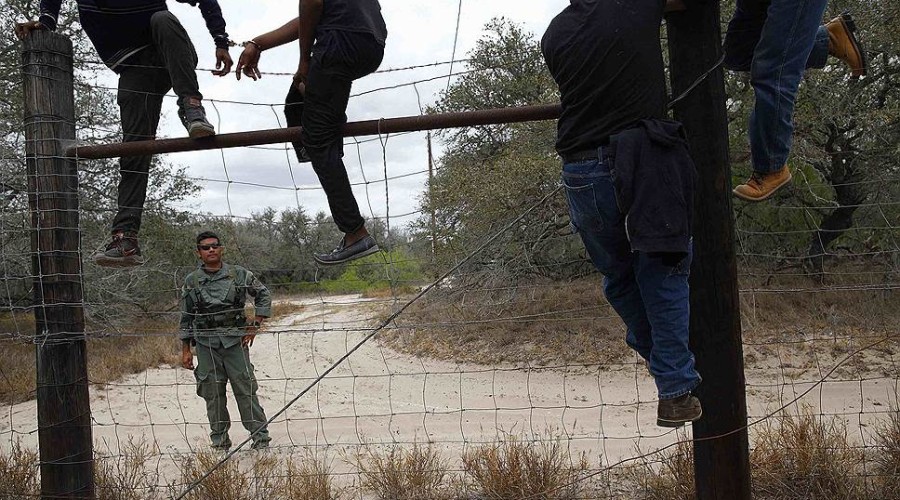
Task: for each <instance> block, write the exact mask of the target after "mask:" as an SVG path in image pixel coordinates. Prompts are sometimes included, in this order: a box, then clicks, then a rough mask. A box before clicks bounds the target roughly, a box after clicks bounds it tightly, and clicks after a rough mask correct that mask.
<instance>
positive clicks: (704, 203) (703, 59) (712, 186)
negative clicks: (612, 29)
mask: <svg viewBox="0 0 900 500" xmlns="http://www.w3.org/2000/svg"><path fill="white" fill-rule="evenodd" d="M685 3H686V4H687V5H688V9H687V10H685V11H682V12H674V13H671V14H669V15H668V16H667V18H666V19H667V22H666V26H667V29H668V39H669V59H670V61H671V80H672V89H673V94H675V95H678V94H680V93H681V92H682V91H684V90H685V89H687V88H688V87H689V86H690V85H691V84H692V83H694V81H695V80H696V79H697V78H698V77H700V76H701V75H703V74H704V73H706V72H707V71H708V70H709V69H710V68H713V67H714V66H715V65H716V62H717V61H719V59H720V57H721V55H722V40H721V28H720V26H721V25H720V13H719V1H718V0H696V1H691V2H685ZM725 99H726V96H725V83H724V75H723V70H722V69H721V68H716V69H715V70H714V71H712V72H711V73H709V75H708V76H707V77H706V78H705V79H704V80H703V82H702V83H700V84H699V85H698V86H697V87H696V88H695V89H694V90H693V91H692V92H691V93H690V94H689V95H687V96H686V97H685V98H684V99H683V100H682V101H680V102H679V103H678V104H676V106H675V117H676V118H677V119H678V120H679V121H681V122H682V123H683V124H684V126H685V130H686V131H687V135H688V142H689V143H690V147H691V153H692V155H693V157H694V162H695V163H696V164H697V171H698V173H699V181H698V183H697V192H696V196H695V210H696V212H695V218H696V219H695V220H696V223H695V224H694V264H693V267H692V268H691V349H692V350H693V351H694V354H696V356H697V370H698V371H699V372H700V375H701V376H702V377H703V384H702V385H701V386H700V389H699V391H698V392H697V394H698V396H699V397H700V400H701V402H702V403H703V418H702V419H701V420H700V421H699V422H695V423H694V425H693V431H694V439H695V441H694V478H695V483H696V487H697V498H699V499H703V500H706V499H721V500H741V499H749V498H750V458H749V445H748V439H747V427H746V426H747V401H746V391H745V386H744V383H745V381H744V358H743V347H742V344H741V318H740V308H739V302H738V284H737V265H736V260H735V250H734V220H733V216H732V207H731V167H730V165H729V163H728V120H727V116H726V111H725Z"/></svg>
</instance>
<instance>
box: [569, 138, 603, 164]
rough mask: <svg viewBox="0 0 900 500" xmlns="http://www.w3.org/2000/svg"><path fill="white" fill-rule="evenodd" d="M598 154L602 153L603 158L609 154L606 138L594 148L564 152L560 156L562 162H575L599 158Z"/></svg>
mask: <svg viewBox="0 0 900 500" xmlns="http://www.w3.org/2000/svg"><path fill="white" fill-rule="evenodd" d="M600 155H603V157H604V158H605V157H607V156H609V141H608V140H607V141H606V142H605V143H603V144H600V145H599V146H598V147H596V148H594V149H585V150H584V151H576V152H574V153H566V154H564V155H560V156H561V157H562V160H563V163H577V162H580V161H591V160H599V159H600Z"/></svg>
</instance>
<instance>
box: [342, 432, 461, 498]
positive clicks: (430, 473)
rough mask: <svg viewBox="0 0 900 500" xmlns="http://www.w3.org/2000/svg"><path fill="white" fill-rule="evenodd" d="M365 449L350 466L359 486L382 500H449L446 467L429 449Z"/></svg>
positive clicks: (435, 453) (420, 447) (423, 446)
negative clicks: (356, 475) (358, 475)
mask: <svg viewBox="0 0 900 500" xmlns="http://www.w3.org/2000/svg"><path fill="white" fill-rule="evenodd" d="M380 451H381V450H377V449H373V448H372V447H371V446H367V447H365V448H363V449H361V450H360V452H359V454H358V455H357V456H356V457H355V459H354V462H355V463H356V467H357V468H358V469H359V472H360V475H361V476H362V485H363V488H365V489H366V490H367V491H369V492H371V493H373V494H374V495H375V497H376V498H379V499H382V500H420V499H421V500H438V499H446V498H450V494H449V492H448V490H447V488H446V487H445V485H444V480H445V479H446V478H447V468H448V467H447V463H446V462H445V461H444V460H443V459H442V458H441V456H440V454H439V453H438V452H437V450H435V449H434V448H432V447H431V445H421V444H418V443H414V444H413V446H412V449H404V448H401V447H399V446H393V447H391V448H389V449H387V450H386V451H385V452H384V453H381V452H380Z"/></svg>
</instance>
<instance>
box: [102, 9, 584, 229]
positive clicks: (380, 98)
mask: <svg viewBox="0 0 900 500" xmlns="http://www.w3.org/2000/svg"><path fill="white" fill-rule="evenodd" d="M168 3H169V7H170V9H171V10H172V12H174V13H175V14H176V15H177V16H178V18H179V19H180V20H181V22H182V23H183V24H184V25H185V27H186V28H187V30H188V33H190V35H191V38H192V39H193V41H194V45H195V46H196V48H197V53H198V55H199V56H200V64H199V66H200V68H207V69H208V68H211V67H212V66H213V65H214V64H215V57H214V46H213V44H212V39H211V37H210V36H209V34H208V32H207V30H206V27H205V25H204V22H203V19H202V17H201V15H200V11H199V9H197V8H193V7H190V6H189V5H187V4H181V3H177V2H175V1H169V2H168ZM219 3H220V5H221V7H222V11H223V13H224V15H225V20H226V22H227V23H228V33H229V35H230V36H231V38H232V39H233V40H235V41H237V42H241V41H244V40H247V39H250V38H252V37H254V36H256V35H259V34H262V33H264V32H266V31H269V30H271V29H274V28H276V27H278V26H281V25H282V24H284V23H285V22H287V21H288V20H290V19H292V18H293V17H296V15H297V6H296V3H295V2H294V1H290V0H254V1H252V2H248V1H239V0H219ZM566 5H568V0H546V1H538V2H526V1H522V0H482V1H478V2H475V1H472V0H462V15H461V18H460V27H459V38H458V42H457V49H456V58H457V59H460V58H463V57H465V54H466V53H467V52H468V51H470V50H471V49H472V48H473V47H474V46H475V42H476V41H477V40H478V38H479V37H480V36H481V35H482V33H483V31H482V30H483V27H484V25H485V23H487V22H488V21H489V20H490V19H491V18H493V17H497V16H505V17H506V18H508V19H511V20H513V21H515V22H518V23H521V24H523V25H524V26H525V27H526V28H527V29H528V30H530V31H532V32H534V33H535V34H536V36H538V37H540V34H542V33H543V31H544V29H545V28H546V26H547V24H548V23H549V21H550V19H552V17H553V16H554V15H555V14H556V13H557V12H559V10H561V9H562V8H563V7H564V6H566ZM381 6H382V13H383V15H384V18H385V21H386V23H387V26H388V38H387V48H386V50H385V57H384V61H383V62H382V64H381V68H380V69H382V70H383V69H388V68H400V67H406V66H413V65H420V64H428V63H433V62H437V61H448V60H450V59H451V55H452V53H453V39H454V32H455V28H456V18H457V9H458V8H459V2H458V0H429V1H426V2H413V1H410V0H382V2H381ZM240 52H241V49H240V47H236V48H232V49H231V56H232V58H233V59H234V60H235V62H237V59H238V56H239V55H240ZM297 58H298V50H297V46H296V44H293V43H292V44H289V45H285V46H282V47H279V48H275V49H271V50H269V51H267V52H264V53H263V55H262V58H261V60H260V69H261V70H262V71H264V72H284V73H293V72H294V71H295V70H296V67H297ZM461 69H463V66H462V65H461V64H456V65H455V66H454V68H453V70H454V72H456V71H459V70H461ZM448 72H449V65H442V66H437V67H433V68H424V69H418V70H413V71H396V72H387V73H383V74H375V75H370V76H367V77H365V78H363V79H361V80H358V81H357V82H356V83H355V84H354V87H353V92H352V93H353V94H358V93H362V92H366V91H369V90H372V89H377V88H380V87H388V86H392V85H397V84H403V83H410V82H414V81H418V80H424V79H427V78H432V77H436V76H440V75H442V74H443V75H447V74H448ZM198 74H199V75H200V78H199V79H200V89H201V91H202V92H203V94H204V97H205V99H206V100H207V101H206V102H205V105H206V110H207V115H208V116H209V119H210V121H211V122H212V123H213V124H214V125H216V129H217V131H219V132H220V133H224V132H239V131H248V130H257V129H266V128H276V127H278V126H283V124H284V120H283V115H282V107H281V106H279V104H280V103H283V102H284V95H285V94H286V92H287V89H288V86H289V85H290V82H291V77H290V76H280V75H264V76H263V78H262V79H261V80H259V81H256V82H253V81H252V80H250V79H247V78H242V80H241V81H240V82H238V81H236V80H235V79H234V75H233V74H231V75H228V76H227V77H225V78H218V77H214V76H212V75H210V74H209V72H208V71H198ZM104 75H105V76H103V77H102V79H101V83H103V84H108V85H109V86H110V87H115V81H116V80H115V75H114V74H113V73H112V72H110V71H104ZM446 85H447V78H442V79H438V80H435V81H432V82H427V83H421V84H417V89H418V91H419V95H420V96H421V101H422V104H423V105H428V104H430V103H433V102H434V101H435V99H436V98H437V96H438V92H439V91H440V90H442V89H444V88H445V87H446ZM222 101H237V102H236V103H229V102H222ZM244 103H257V104H255V105H254V104H244ZM213 104H214V105H213ZM269 105H275V106H269ZM175 110H176V107H175V100H174V97H173V98H170V99H167V100H166V102H165V104H164V106H163V120H162V122H161V125H160V131H159V136H160V137H182V136H184V134H185V131H184V129H183V128H182V126H181V124H180V123H179V122H178V118H177V116H176V114H175ZM416 114H419V105H418V101H417V96H416V91H415V89H414V88H413V87H412V86H403V87H400V88H397V89H391V90H382V91H377V92H372V93H368V94H365V95H361V96H359V97H351V100H350V105H349V107H348V110H347V115H348V118H349V120H350V121H357V120H371V119H377V118H380V117H383V118H391V117H397V116H408V115H416ZM359 139H360V140H367V139H374V140H370V141H368V142H363V143H362V144H359V146H358V149H359V151H360V154H359V155H358V154H357V145H356V144H355V143H350V144H348V145H347V146H345V154H346V156H345V158H344V163H345V164H346V165H347V170H348V173H349V175H350V180H351V183H362V182H364V179H365V180H368V181H369V184H368V186H364V185H357V186H354V192H355V193H356V196H357V200H358V201H359V203H360V208H361V209H362V211H363V214H364V215H365V216H366V217H370V216H372V215H373V213H374V215H375V216H377V217H384V216H385V214H387V213H390V215H391V224H392V226H395V227H396V226H398V225H404V224H406V223H408V222H409V221H410V220H411V219H412V218H413V217H414V216H406V217H397V216H401V215H402V214H409V213H411V212H414V211H415V210H416V207H417V203H418V198H419V196H420V194H421V193H422V191H423V189H424V183H425V180H426V178H427V174H426V173H424V172H425V171H427V153H426V149H425V135H424V133H416V134H408V135H403V136H392V137H389V138H386V139H387V141H386V155H385V156H383V155H382V151H383V150H382V144H381V141H379V140H378V138H377V137H375V138H372V137H365V138H363V137H361V138H359ZM167 159H168V160H169V161H170V162H173V163H178V164H183V165H187V166H188V172H189V175H190V176H191V177H194V178H198V179H205V180H203V181H201V184H202V186H203V192H202V194H201V196H200V197H199V199H197V200H194V203H192V206H191V207H190V208H191V209H193V210H196V211H199V212H210V213H213V214H216V215H229V214H231V215H236V216H246V215H249V214H250V213H251V212H257V211H261V210H262V209H263V208H265V207H269V206H271V207H274V208H276V209H279V210H280V209H284V208H288V207H296V206H297V205H298V203H299V204H300V205H301V206H303V207H304V208H306V209H309V210H310V211H313V212H314V211H318V210H325V211H326V212H327V205H326V201H325V197H324V194H323V193H322V192H321V190H320V187H319V182H318V179H317V178H316V177H315V174H314V173H313V171H312V168H311V167H310V166H309V164H303V165H298V164H297V162H296V158H295V156H294V154H293V151H292V150H289V151H286V150H285V149H284V145H281V144H279V145H273V146H269V147H265V148H240V149H226V150H214V151H203V152H197V153H177V154H171V155H168V157H167ZM385 164H386V165H387V175H388V177H398V176H403V175H404V174H413V173H416V172H422V173H417V174H414V175H407V176H405V177H400V178H397V179H393V180H390V181H389V182H388V186H387V187H388V191H387V194H388V197H387V199H388V200H389V203H386V196H385V184H384V183H383V182H379V180H380V179H383V178H384V176H385ZM228 180H231V181H232V182H231V183H228V182H227V181H228ZM244 183H252V184H254V185H248V184H244ZM295 188H299V189H295ZM395 217H397V218H395Z"/></svg>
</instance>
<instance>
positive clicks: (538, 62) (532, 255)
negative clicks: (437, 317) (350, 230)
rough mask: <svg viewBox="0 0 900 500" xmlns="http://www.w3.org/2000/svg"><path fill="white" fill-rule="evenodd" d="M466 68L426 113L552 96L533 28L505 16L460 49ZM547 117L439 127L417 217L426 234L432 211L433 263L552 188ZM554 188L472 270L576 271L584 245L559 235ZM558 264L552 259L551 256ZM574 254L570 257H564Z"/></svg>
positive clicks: (554, 164)
mask: <svg viewBox="0 0 900 500" xmlns="http://www.w3.org/2000/svg"><path fill="white" fill-rule="evenodd" d="M468 70H469V71H467V72H466V73H464V74H463V75H462V76H461V77H460V78H459V79H458V80H456V81H455V82H454V83H453V85H451V86H450V88H449V89H448V90H447V91H446V92H444V93H443V94H442V95H441V98H440V99H439V100H438V102H437V103H436V104H435V105H434V106H433V107H432V108H431V109H430V110H429V111H431V112H449V111H467V110H473V109H484V108H495V107H511V106H523V105H529V104H544V103H552V102H556V101H558V99H559V97H558V95H557V91H556V84H555V83H554V82H553V79H552V78H551V77H550V75H549V73H548V72H547V70H546V68H545V66H544V61H543V57H542V55H541V52H540V46H539V43H538V42H537V41H536V40H535V39H534V36H533V35H532V34H530V33H528V32H526V31H524V30H523V29H522V28H521V27H520V26H518V25H516V24H515V23H512V22H510V21H508V20H506V19H503V18H499V19H494V20H492V21H491V22H489V23H488V24H487V25H486V26H485V34H484V35H483V36H482V37H481V39H479V41H478V42H477V44H476V46H475V48H474V49H473V50H472V52H471V53H469V59H468ZM555 131H556V128H555V124H554V123H552V122H536V123H523V124H500V125H489V126H477V127H464V128H460V129H451V130H445V131H441V133H440V134H439V137H440V138H442V139H443V140H444V153H443V155H442V156H441V157H440V160H439V168H438V170H437V173H436V175H435V176H434V179H433V181H432V182H431V183H430V185H429V187H428V189H427V190H426V194H425V195H424V196H423V198H422V203H421V209H422V212H423V213H424V214H426V215H425V216H423V218H422V219H421V220H419V221H418V223H417V224H416V226H415V227H416V229H417V230H418V231H420V235H422V236H423V237H427V236H428V235H429V232H430V231H431V230H432V228H431V216H432V215H433V216H434V219H435V228H434V231H435V233H436V234H435V236H436V245H435V249H434V250H435V258H436V262H435V264H436V265H437V267H438V268H439V269H443V268H446V267H447V266H449V265H451V264H453V263H455V262H456V261H457V260H458V259H459V258H460V257H462V256H465V255H466V254H467V253H468V252H470V251H471V250H472V249H474V248H475V247H476V246H477V245H478V244H479V243H480V242H481V241H483V240H484V239H485V238H487V237H489V236H491V235H493V234H494V233H496V232H497V231H498V230H499V229H500V228H502V227H504V226H505V225H507V224H509V223H510V222H511V221H513V220H515V219H516V218H517V217H518V216H519V215H521V214H522V213H523V212H524V211H526V210H528V209H529V208H531V207H532V205H534V204H535V203H536V202H538V200H541V199H542V198H543V197H545V196H547V195H548V194H549V193H552V192H553V191H554V190H556V189H557V188H558V186H559V175H560V174H559V172H560V167H559V160H558V158H557V156H556V153H555V151H554V149H553V146H554V143H555ZM568 222H569V221H568V211H567V208H566V204H565V196H564V195H563V194H562V193H559V194H558V195H555V196H553V197H552V198H550V199H549V200H548V201H547V202H546V203H545V204H543V205H542V206H540V207H537V208H536V209H535V210H534V211H532V212H531V213H530V214H529V215H528V216H526V217H524V218H523V219H522V220H521V221H519V223H518V224H517V226H516V227H515V228H514V229H512V230H511V231H507V232H506V233H504V234H503V235H502V237H501V238H500V239H499V240H498V241H497V243H496V244H495V245H494V246H493V247H492V248H491V249H490V250H489V252H491V253H490V254H486V255H483V256H481V257H480V259H478V262H477V264H476V266H475V268H474V271H475V272H476V275H475V276H474V278H475V279H481V278H480V277H479V276H481V275H482V272H487V273H488V275H492V276H494V277H496V278H498V279H501V280H504V279H507V278H510V277H512V278H523V277H526V276H534V275H538V276H566V275H571V274H572V273H580V272H583V270H584V267H583V265H582V264H583V262H584V261H583V259H578V258H577V256H578V255H580V254H581V253H583V251H582V249H581V248H580V245H579V244H578V242H577V241H575V238H571V237H567V235H568V234H569V232H570V231H569V230H568V226H569V224H568ZM560 262H562V263H564V264H563V265H560V264H559V263H560ZM573 262H574V265H571V263H573Z"/></svg>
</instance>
